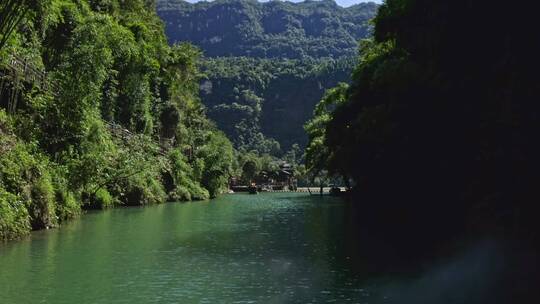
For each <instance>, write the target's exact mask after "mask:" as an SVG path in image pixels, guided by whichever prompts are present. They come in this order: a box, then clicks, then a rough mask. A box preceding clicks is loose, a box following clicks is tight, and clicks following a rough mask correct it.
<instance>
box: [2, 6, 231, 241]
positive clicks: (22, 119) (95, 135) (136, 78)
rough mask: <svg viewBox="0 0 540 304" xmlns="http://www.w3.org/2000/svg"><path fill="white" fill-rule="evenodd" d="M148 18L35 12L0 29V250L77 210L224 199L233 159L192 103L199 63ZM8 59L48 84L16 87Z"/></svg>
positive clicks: (98, 9)
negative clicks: (41, 74)
mask: <svg viewBox="0 0 540 304" xmlns="http://www.w3.org/2000/svg"><path fill="white" fill-rule="evenodd" d="M154 11H155V4H154V3H153V1H143V0H131V1H114V0H113V1H102V0H88V1H82V0H81V1H79V0H50V1H41V2H40V5H39V6H37V7H30V8H29V10H28V11H27V12H26V13H25V14H23V17H21V22H19V23H18V24H17V25H16V26H15V27H14V28H13V30H12V31H11V32H10V31H6V30H4V29H3V28H2V31H3V32H2V33H1V34H2V36H0V37H1V38H6V39H5V40H6V43H5V46H4V47H3V48H2V49H0V55H1V57H0V59H1V60H0V71H1V74H0V77H1V81H2V91H1V92H0V157H1V158H0V224H1V225H0V238H1V239H11V238H14V237H17V236H20V235H22V234H24V233H26V232H28V230H29V229H30V228H34V229H39V228H48V227H54V226H56V225H58V224H59V223H60V222H61V221H63V220H65V219H68V218H71V217H74V216H77V215H78V214H80V210H81V208H105V207H109V206H114V205H141V204H152V203H159V202H163V201H165V200H167V199H184V200H189V199H206V198H208V197H210V196H215V195H217V194H218V193H220V192H221V191H223V190H224V188H225V186H226V185H227V179H228V177H229V175H230V173H231V171H232V169H233V167H232V166H233V149H232V145H231V144H230V143H229V141H228V139H227V138H226V137H225V136H224V135H223V134H222V133H221V132H220V131H218V130H216V128H215V127H214V126H213V124H212V123H211V122H210V121H209V120H208V119H207V118H206V116H205V111H204V107H203V106H202V104H201V103H200V101H199V99H198V87H199V85H198V84H199V80H200V77H201V74H200V73H199V56H200V53H199V51H198V50H197V49H196V48H194V47H193V46H191V45H188V44H177V45H173V46H168V44H167V40H166V38H165V35H164V31H163V26H162V22H161V20H160V19H159V18H158V17H157V15H156V14H155V12H154ZM6 13H9V11H8V10H6V8H5V7H3V6H2V10H1V14H2V16H4V14H6ZM12 54H16V55H18V56H19V57H22V58H23V59H24V60H25V61H27V62H28V63H29V64H30V65H31V66H32V69H34V70H35V69H39V70H44V71H46V72H47V76H46V77H47V80H46V81H47V83H49V84H48V85H44V84H41V85H40V84H39V83H38V81H33V80H28V79H26V81H21V80H20V78H17V77H14V73H13V72H12V71H11V70H10V68H8V65H7V62H8V60H9V59H10V58H11V55H12ZM20 72H21V71H19V73H20Z"/></svg>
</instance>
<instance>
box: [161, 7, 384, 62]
mask: <svg viewBox="0 0 540 304" xmlns="http://www.w3.org/2000/svg"><path fill="white" fill-rule="evenodd" d="M376 11H377V5H376V4H374V3H361V4H357V5H354V6H351V7H349V8H342V7H340V6H338V5H337V4H336V3H335V2H334V1H332V0H324V1H305V2H301V3H292V2H287V1H270V2H267V3H260V2H258V1H256V0H218V1H212V2H199V3H196V4H190V3H188V2H186V1H182V0H160V1H158V12H159V15H160V16H161V18H162V19H163V20H164V22H165V24H166V33H167V37H169V41H171V42H178V41H192V42H193V43H194V44H195V45H198V46H200V47H201V48H202V49H203V50H205V54H206V55H207V56H209V57H224V56H247V57H258V58H274V57H275V58H291V59H301V58H304V57H314V58H320V57H341V56H354V55H356V52H357V41H358V40H359V39H362V38H364V37H366V36H367V34H368V32H369V26H368V24H367V21H368V20H369V19H371V18H372V17H373V16H374V15H375V13H376Z"/></svg>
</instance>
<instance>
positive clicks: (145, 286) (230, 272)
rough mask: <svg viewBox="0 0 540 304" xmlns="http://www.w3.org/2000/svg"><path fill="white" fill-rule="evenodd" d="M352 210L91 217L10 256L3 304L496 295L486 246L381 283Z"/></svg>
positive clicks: (232, 201)
mask: <svg viewBox="0 0 540 304" xmlns="http://www.w3.org/2000/svg"><path fill="white" fill-rule="evenodd" d="M350 208H351V205H350V204H348V203H344V202H342V201H340V200H338V199H336V198H329V197H325V198H320V197H309V196H306V195H305V194H285V193H281V194H261V195H257V196H250V195H227V196H222V197H221V198H219V199H216V200H213V201H210V202H200V203H186V204H173V203H171V204H164V205H160V206H155V207H148V208H122V209H116V210H108V211H104V212H99V213H91V214H88V215H85V216H84V217H83V218H82V219H79V220H76V221H73V222H70V223H68V224H67V225H65V226H64V227H62V228H60V229H56V230H51V231H41V232H36V233H34V234H32V236H31V237H29V238H27V239H24V240H22V241H19V242H13V243H9V244H6V245H2V246H1V247H0V295H1V299H2V301H1V302H2V303H130V304H133V303H465V302H467V300H473V299H474V300H475V301H476V302H477V303H478V300H480V301H481V300H482V299H483V298H482V297H484V294H485V293H486V290H490V289H491V288H492V287H493V286H492V283H493V282H491V281H490V280H489V278H490V277H493V275H494V274H496V273H497V271H498V269H497V268H496V267H495V268H494V267H493V265H497V263H498V259H500V257H499V256H498V255H497V254H496V253H497V252H498V249H497V245H496V244H495V243H490V242H485V243H481V244H479V245H478V246H477V247H475V248H473V249H471V250H470V251H468V252H466V253H464V254H461V255H457V256H456V257H454V258H452V259H449V260H448V261H445V262H444V263H443V264H439V265H437V266H433V267H431V268H428V270H427V271H425V272H423V273H421V274H419V275H417V276H416V275H415V276H409V277H403V276H399V278H398V277H397V276H395V277H392V276H390V275H375V274H374V273H373V267H370V266H372V265H371V263H370V261H369V260H366V259H365V257H364V256H363V255H362V252H364V251H373V248H370V246H371V243H370V242H363V241H359V235H363V234H359V232H358V229H357V227H356V226H355V222H356V219H355V217H354V212H351V210H350ZM381 256H384V253H383V252H381ZM379 263H380V261H379ZM471 267H473V268H471ZM478 282H481V284H479V283H478ZM456 291H459V292H456ZM471 303H473V302H471Z"/></svg>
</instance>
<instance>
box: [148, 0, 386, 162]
mask: <svg viewBox="0 0 540 304" xmlns="http://www.w3.org/2000/svg"><path fill="white" fill-rule="evenodd" d="M157 9H158V15H159V16H160V17H161V18H162V19H163V20H164V23H165V25H166V27H165V32H166V34H167V36H168V39H169V42H170V43H176V42H181V41H189V42H191V43H193V44H195V45H197V46H199V47H200V48H201V49H202V50H203V52H204V55H205V56H206V60H204V61H203V71H204V72H205V74H206V77H207V79H206V80H205V81H203V82H202V83H201V98H202V101H203V103H204V104H205V105H206V106H207V108H208V113H209V116H210V117H211V118H212V119H213V120H214V121H216V123H217V125H218V127H219V128H220V129H222V130H223V131H225V133H226V134H227V135H228V136H229V138H231V139H232V140H233V142H234V144H235V146H236V148H238V149H240V150H256V151H258V152H259V153H270V154H273V155H279V154H280V153H284V152H286V151H287V150H288V149H290V148H291V147H292V146H293V145H294V144H295V143H298V144H299V145H300V146H304V145H305V143H306V141H307V136H306V135H305V132H304V130H303V127H302V126H303V124H304V123H305V122H306V121H307V119H309V118H310V117H311V115H312V110H313V108H314V106H315V104H316V103H317V102H318V101H319V100H320V99H321V97H322V95H323V94H324V91H325V90H326V89H328V88H331V87H333V86H335V85H337V84H338V83H339V82H348V81H349V75H350V74H351V73H352V70H353V67H354V66H355V64H356V57H357V53H358V41H359V40H360V39H364V38H366V37H367V36H368V34H369V31H370V27H369V25H368V21H369V20H370V19H371V18H372V17H373V16H374V15H375V13H376V10H377V5H376V4H374V3H363V4H358V5H354V6H351V7H349V8H343V7H340V6H338V5H337V4H336V3H335V2H334V1H331V0H326V1H306V2H302V3H291V2H280V1H272V2H267V3H259V2H257V1H252V0H218V1H213V2H199V3H196V4H190V3H188V2H185V1H181V0H160V1H158V4H157Z"/></svg>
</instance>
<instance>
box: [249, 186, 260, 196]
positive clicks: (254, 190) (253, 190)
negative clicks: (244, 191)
mask: <svg viewBox="0 0 540 304" xmlns="http://www.w3.org/2000/svg"><path fill="white" fill-rule="evenodd" d="M248 192H249V194H257V193H258V191H257V186H253V185H251V186H249V188H248Z"/></svg>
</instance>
